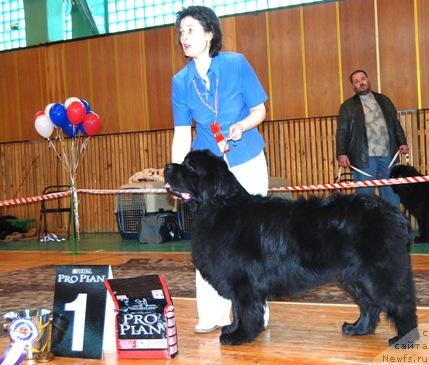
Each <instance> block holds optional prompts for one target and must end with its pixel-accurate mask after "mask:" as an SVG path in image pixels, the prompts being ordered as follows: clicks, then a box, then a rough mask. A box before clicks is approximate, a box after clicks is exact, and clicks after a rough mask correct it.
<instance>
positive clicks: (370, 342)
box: [0, 252, 429, 365]
mask: <svg viewBox="0 0 429 365" xmlns="http://www.w3.org/2000/svg"><path fill="white" fill-rule="evenodd" d="M172 255H174V256H175V257H176V258H177V257H179V258H182V259H183V260H189V259H190V255H189V254H188V253H159V254H156V253H148V254H141V253H138V254H132V253H100V252H92V253H89V252H86V253H83V254H77V255H71V254H68V253H64V252H43V253H38V252H27V253H25V252H0V260H1V262H2V263H3V265H1V267H0V272H2V273H5V272H9V271H14V270H17V269H26V268H30V267H36V266H41V265H46V264H111V265H116V264H120V263H123V262H126V261H128V260H129V259H131V258H137V257H138V258H143V257H145V256H146V257H152V258H153V257H163V258H168V257H171V256H172ZM413 267H414V269H415V270H416V271H429V255H413ZM11 289H12V288H11ZM173 300H174V305H175V314H176V321H177V331H178V340H179V354H178V355H177V356H176V357H175V358H174V359H172V360H146V359H145V360H141V361H139V360H126V359H117V358H116V354H115V353H114V352H109V353H106V354H105V356H104V359H103V360H87V359H71V358H60V357H57V358H55V359H54V360H53V361H51V362H50V364H52V365H57V364H60V365H77V364H94V365H101V364H108V365H114V364H118V365H127V364H142V363H145V364H172V365H176V364H177V365H180V364H239V365H240V364H297V365H300V364H373V363H379V364H390V363H395V364H396V363H400V362H402V363H404V362H405V363H414V364H426V363H429V351H428V348H429V307H424V308H418V317H419V323H420V330H421V331H420V332H421V333H422V334H423V336H422V340H421V343H422V345H421V346H420V347H419V348H412V349H403V350H392V349H388V348H387V346H386V344H387V339H388V338H390V337H392V336H393V335H394V331H393V329H392V328H391V327H390V326H389V324H388V323H386V321H385V320H384V319H382V320H381V322H380V325H379V327H378V328H377V331H376V334H375V335H371V336H363V337H346V336H342V335H341V325H342V323H343V322H344V321H354V320H355V319H356V318H357V315H358V311H357V307H355V306H353V305H327V304H320V303H314V304H303V303H285V302H270V327H269V329H268V330H266V331H264V332H263V333H261V334H260V335H259V336H258V337H257V339H256V340H255V341H254V342H252V343H251V344H246V345H242V346H238V347H232V346H221V345H220V344H219V339H218V337H219V334H220V332H219V331H217V332H214V333H210V334H195V333H194V332H193V326H194V325H195V322H196V308H195V300H194V299H185V298H173ZM7 344H8V338H7V337H3V338H0V353H1V352H2V350H3V349H4V348H5V347H6V346H7ZM31 363H32V362H31V361H27V362H25V363H24V364H31Z"/></svg>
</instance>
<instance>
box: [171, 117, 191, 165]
mask: <svg viewBox="0 0 429 365" xmlns="http://www.w3.org/2000/svg"><path fill="white" fill-rule="evenodd" d="M191 142H192V131H191V127H189V126H180V127H175V128H174V135H173V143H172V145H171V161H172V162H174V163H182V162H183V160H184V159H185V156H186V155H187V154H188V152H189V151H190V150H191Z"/></svg>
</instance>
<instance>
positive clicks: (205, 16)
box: [175, 6, 222, 57]
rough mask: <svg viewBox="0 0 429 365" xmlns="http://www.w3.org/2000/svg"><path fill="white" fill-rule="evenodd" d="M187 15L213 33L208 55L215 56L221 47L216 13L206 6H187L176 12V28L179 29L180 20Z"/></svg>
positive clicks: (220, 34) (220, 35)
mask: <svg viewBox="0 0 429 365" xmlns="http://www.w3.org/2000/svg"><path fill="white" fill-rule="evenodd" d="M187 16H190V17H191V18H194V19H196V20H198V21H199V22H200V24H201V26H202V27H203V29H204V31H205V32H207V33H212V34H213V39H212V40H211V42H210V50H209V55H210V57H215V56H216V55H217V54H218V53H219V51H220V50H221V49H222V31H221V30H220V24H219V18H218V17H217V15H216V13H215V12H214V11H213V10H212V9H210V8H208V7H206V6H188V7H187V8H183V9H182V10H180V11H178V12H177V14H176V24H175V25H176V29H180V22H181V21H182V19H183V18H186V17H187Z"/></svg>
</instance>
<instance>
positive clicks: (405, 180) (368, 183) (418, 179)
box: [0, 176, 429, 207]
mask: <svg viewBox="0 0 429 365" xmlns="http://www.w3.org/2000/svg"><path fill="white" fill-rule="evenodd" d="M422 182H429V176H411V177H400V178H395V179H380V180H365V181H356V182H353V181H350V182H338V183H332V184H330V183H327V184H317V185H301V186H285V187H279V188H270V189H269V191H276V192H281V191H315V190H338V189H351V188H366V187H377V186H385V185H400V184H415V183H422ZM76 192H78V193H82V194H96V195H110V194H129V193H133V194H135V193H142V194H143V193H144V194H165V193H167V190H166V189H115V190H107V189H76ZM71 193H72V190H70V191H64V192H60V193H50V194H46V195H39V196H33V197H28V198H15V199H9V200H3V201H0V207H6V206H12V205H18V204H28V203H36V202H40V201H42V200H51V199H56V198H62V197H66V196H69V195H71Z"/></svg>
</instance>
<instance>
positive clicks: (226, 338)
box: [219, 327, 252, 346]
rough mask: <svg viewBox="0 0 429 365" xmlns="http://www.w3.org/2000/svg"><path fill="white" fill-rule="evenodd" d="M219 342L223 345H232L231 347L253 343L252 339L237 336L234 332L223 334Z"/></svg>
mask: <svg viewBox="0 0 429 365" xmlns="http://www.w3.org/2000/svg"><path fill="white" fill-rule="evenodd" d="M224 328H225V327H224ZM222 332H223V330H222ZM219 340H220V343H221V344H222V345H230V346H238V345H241V344H242V343H245V342H251V341H252V340H251V339H248V338H247V337H245V336H241V335H237V333H234V332H233V333H222V334H221V335H220V337H219Z"/></svg>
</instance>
